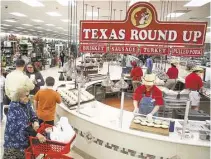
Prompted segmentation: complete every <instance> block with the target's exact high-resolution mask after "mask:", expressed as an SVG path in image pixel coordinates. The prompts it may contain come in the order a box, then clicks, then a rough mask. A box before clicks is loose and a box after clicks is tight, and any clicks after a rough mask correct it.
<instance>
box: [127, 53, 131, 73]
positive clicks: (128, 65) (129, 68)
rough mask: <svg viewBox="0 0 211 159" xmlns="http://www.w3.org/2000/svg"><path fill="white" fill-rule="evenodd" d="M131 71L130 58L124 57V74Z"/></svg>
mask: <svg viewBox="0 0 211 159" xmlns="http://www.w3.org/2000/svg"><path fill="white" fill-rule="evenodd" d="M131 69H132V65H131V58H130V55H127V56H126V73H130V71H131Z"/></svg>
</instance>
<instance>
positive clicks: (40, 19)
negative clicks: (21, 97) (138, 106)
mask: <svg viewBox="0 0 211 159" xmlns="http://www.w3.org/2000/svg"><path fill="white" fill-rule="evenodd" d="M210 3H211V2H210V0H200V1H199V0H172V1H171V0H111V1H110V0H109V1H106V0H93V1H89V0H52V1H47V0H17V1H10V0H3V1H1V33H0V38H1V72H2V75H3V76H4V77H5V78H6V77H7V75H8V74H10V73H11V72H13V71H14V70H15V69H16V66H15V62H16V61H17V59H23V60H24V61H25V63H26V64H27V63H29V62H31V63H33V65H34V66H35V68H36V69H37V70H38V71H39V72H40V73H41V74H42V76H43V79H44V80H45V79H46V78H47V77H49V76H52V77H54V79H55V85H54V90H56V91H57V92H58V93H59V94H60V96H61V99H62V103H61V104H58V105H57V106H56V119H55V121H58V120H59V119H60V118H61V117H66V118H67V119H68V122H69V124H70V125H71V126H72V128H73V129H74V131H75V133H76V139H75V143H74V146H73V147H72V148H71V150H70V153H68V156H72V157H73V158H75V159H106V158H110V159H119V158H121V159H135V158H142V159H144V158H146V159H199V158H203V159H208V158H210V123H211V122H210V78H211V77H210V74H211V68H210V43H211V41H210V38H211V32H210V31H211V30H210V18H211V16H210ZM139 5H140V6H139ZM146 6H149V8H150V7H151V9H152V10H150V9H148V10H147V11H148V12H149V16H152V18H151V21H150V23H151V22H152V24H147V23H145V22H144V24H143V25H146V26H144V27H143V28H142V27H139V26H135V25H134V24H133V20H131V22H130V16H132V15H134V13H133V10H134V8H136V7H140V8H141V9H142V8H144V7H146ZM135 11H136V10H135ZM153 11H154V12H153ZM143 14H146V11H145V12H144V13H141V15H140V16H143ZM147 16H148V14H147ZM153 16H154V17H153ZM128 17H129V18H128ZM149 19H150V18H149ZM145 20H146V19H145ZM148 21H149V20H148V19H147V20H146V22H148ZM139 23H140V24H141V21H139ZM194 23H195V24H194ZM132 24H133V25H134V26H135V27H134V26H131V25H132ZM148 25H149V26H148ZM174 25H175V26H174ZM179 25H180V26H179ZM121 26H122V27H121ZM140 26H141V25H140ZM178 26H179V27H178ZM145 27H146V28H147V27H149V28H150V29H151V31H152V30H153V31H154V30H156V29H158V33H161V32H162V29H163V30H164V32H165V30H167V32H168V31H169V30H171V31H172V30H174V29H175V30H176V31H177V32H178V33H177V36H174V35H175V34H174V33H175V32H173V31H172V36H174V37H175V39H176V40H178V41H177V43H176V42H175V43H174V40H169V39H171V38H173V37H172V36H169V37H168V38H169V39H168V38H167V36H166V38H163V41H162V40H159V38H158V40H157V41H155V42H153V40H152V38H151V41H150V40H148V41H147V40H143V36H144V32H142V34H141V33H140V34H139V38H140V39H139V40H137V39H136V40H137V41H135V40H134V41H133V42H131V41H130V40H131V39H130V40H127V36H125V37H124V38H125V39H123V38H122V39H123V40H122V39H121V36H120V33H119V34H118V35H119V39H115V36H113V37H112V38H111V37H110V38H108V39H106V40H104V41H103V31H102V30H103V29H104V31H105V29H107V30H109V29H112V28H115V29H117V30H118V29H124V28H125V32H124V33H127V31H128V32H129V30H132V29H134V28H135V29H138V30H139V31H141V30H144V28H145ZM180 27H181V28H180ZM186 28H187V30H188V31H189V33H190V34H192V33H193V36H196V37H195V38H196V39H195V41H194V40H193V42H190V41H189V42H188V40H186V41H185V42H184V41H183V42H181V39H180V38H178V37H179V36H182V35H180V33H179V32H180V31H181V33H182V31H183V33H184V32H186V30H185V29H186ZM86 29H87V30H88V29H89V31H87V30H86ZM91 29H92V31H93V30H94V29H95V30H96V29H99V30H100V29H101V33H102V34H99V35H101V37H102V39H101V38H94V37H95V36H97V34H98V33H96V32H95V33H96V34H95V33H94V31H93V32H92V33H91ZM159 29H160V30H161V31H160V30H159ZM197 29H198V30H200V31H201V32H200V35H199V32H197V31H198V30H197ZM148 30H149V29H148ZM159 31H160V32H159ZM134 34H135V32H134ZM146 34H147V33H146ZM88 35H90V36H88ZM106 35H107V32H104V37H106ZM163 35H164V34H163ZM110 36H111V34H110ZM141 36H142V37H141ZM158 36H160V37H162V34H161V35H158ZM202 36H203V37H202ZM122 37H123V36H122ZM134 37H136V36H135V35H134ZM137 37H138V35H137ZM92 38H93V39H92ZM186 38H187V37H186ZM197 38H198V39H197ZM145 39H146V38H145ZM121 40H122V41H121ZM183 40H184V35H183ZM196 40H199V41H200V42H199V43H198V42H197V41H196ZM123 48H124V49H123ZM112 49H113V50H112ZM127 49H128V50H127ZM159 49H160V50H161V51H160V50H159ZM164 49H166V50H165V51H163V52H162V50H164ZM180 49H181V50H185V51H186V52H185V51H183V52H182V53H181V52H180V51H178V52H179V53H178V52H176V51H175V50H180ZM188 50H189V51H190V50H191V51H192V53H190V52H191V51H190V52H188ZM156 51H158V52H156ZM173 51H175V52H174V53H173ZM197 51H198V52H197ZM164 52H165V53H164ZM188 53H189V54H188ZM149 58H150V59H152V65H153V66H152V70H151V72H150V73H148V66H147V59H149ZM172 61H174V62H175V61H176V65H175V66H176V68H177V69H178V77H177V78H175V79H174V85H173V87H171V88H168V87H167V85H166V84H167V82H168V80H169V79H170V78H169V76H168V75H167V71H168V70H169V68H171V67H172V63H173V62H172ZM133 62H135V63H136V64H135V65H136V67H140V68H141V70H142V72H143V75H142V76H141V78H140V79H139V80H135V82H134V79H133V77H132V74H131V71H132V70H133V66H134V65H133ZM194 68H200V69H201V73H200V74H199V77H200V79H201V81H202V83H203V86H202V87H201V88H200V89H199V90H197V93H198V94H199V95H200V101H199V105H198V109H193V107H192V106H191V102H190V101H191V99H190V95H189V94H190V92H191V91H193V90H191V89H188V88H186V87H187V84H186V77H187V76H188V75H190V74H191V73H192V72H193V70H194ZM148 74H153V75H154V76H155V79H154V80H153V85H155V86H156V87H157V88H158V89H159V90H160V91H161V92H162V100H163V104H162V106H161V107H159V110H158V111H157V112H156V113H157V114H158V115H157V116H155V115H154V116H153V117H151V120H153V121H152V122H151V120H150V121H149V114H150V113H149V114H148V113H147V114H142V113H140V112H136V111H135V106H134V98H135V97H134V96H135V95H134V94H135V93H136V90H137V89H136V88H139V87H141V86H142V85H144V77H147V75H148ZM134 83H135V84H136V85H135V84H134ZM196 83H197V82H196ZM44 87H45V85H43V86H41V88H40V89H44ZM187 90H189V91H187ZM2 93H3V92H2ZM8 107H9V106H8V105H4V108H8ZM6 122H7V116H6V115H5V114H4V118H3V122H1V141H0V142H1V149H2V151H1V152H2V153H1V154H2V155H3V144H4V130H5V126H6ZM156 122H157V123H156ZM141 123H142V124H141ZM143 123H146V124H143ZM161 123H163V124H161ZM172 123H173V130H172ZM147 124H148V125H147ZM150 124H151V125H150ZM156 126H157V127H156ZM162 126H163V127H162ZM165 126H167V127H165ZM40 156H42V155H40Z"/></svg>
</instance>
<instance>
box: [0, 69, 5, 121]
mask: <svg viewBox="0 0 211 159" xmlns="http://www.w3.org/2000/svg"><path fill="white" fill-rule="evenodd" d="M3 72H4V71H3V70H2V69H1V77H0V89H1V94H0V102H1V110H0V111H1V122H2V120H3V97H4V84H5V77H4V76H3Z"/></svg>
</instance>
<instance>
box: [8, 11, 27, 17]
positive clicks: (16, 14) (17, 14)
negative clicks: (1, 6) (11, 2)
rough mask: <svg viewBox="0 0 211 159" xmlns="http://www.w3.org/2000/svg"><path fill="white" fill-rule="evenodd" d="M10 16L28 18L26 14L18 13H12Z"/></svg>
mask: <svg viewBox="0 0 211 159" xmlns="http://www.w3.org/2000/svg"><path fill="white" fill-rule="evenodd" d="M10 14H12V15H15V16H18V17H27V16H26V15H25V14H22V13H18V12H12V13H10Z"/></svg>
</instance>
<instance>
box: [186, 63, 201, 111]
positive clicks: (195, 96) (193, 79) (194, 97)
mask: <svg viewBox="0 0 211 159" xmlns="http://www.w3.org/2000/svg"><path fill="white" fill-rule="evenodd" d="M203 71H204V70H203V69H202V68H201V67H198V66H196V67H194V68H193V69H192V73H190V74H189V75H188V76H187V77H186V78H185V88H186V89H189V90H190V94H189V97H190V101H191V106H192V107H191V108H192V109H194V110H199V103H200V95H199V90H200V89H201V88H202V86H203V82H202V79H201V77H200V76H199V75H200V74H201V73H203Z"/></svg>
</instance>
